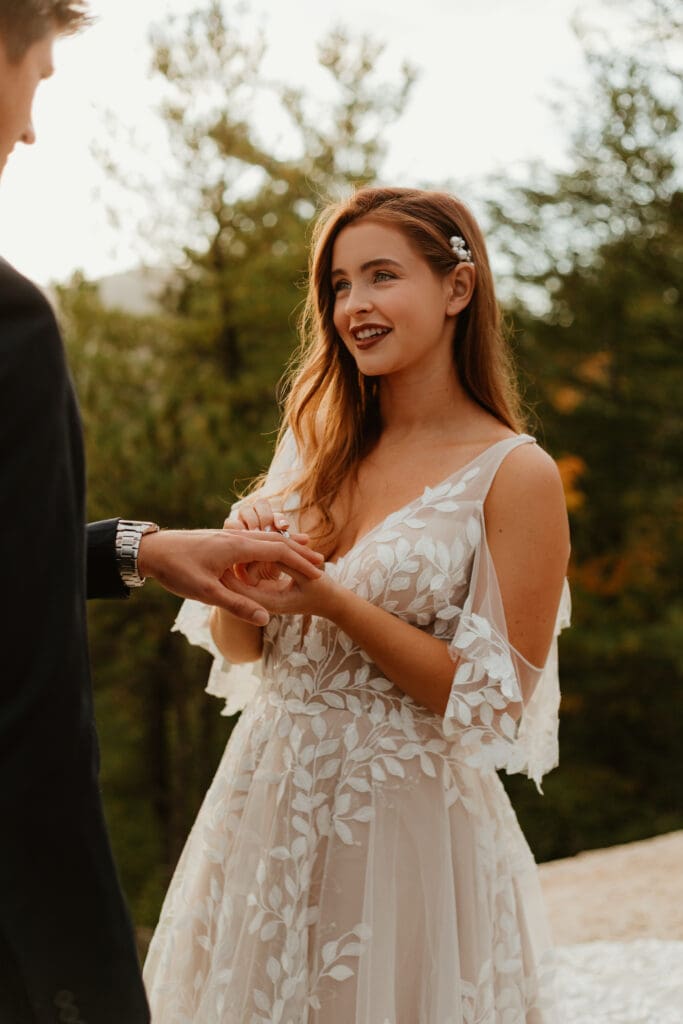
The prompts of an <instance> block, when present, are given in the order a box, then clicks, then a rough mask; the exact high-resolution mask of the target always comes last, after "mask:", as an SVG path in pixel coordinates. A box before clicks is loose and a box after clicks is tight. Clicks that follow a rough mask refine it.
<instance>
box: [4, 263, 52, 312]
mask: <svg viewBox="0 0 683 1024" xmlns="http://www.w3.org/2000/svg"><path fill="white" fill-rule="evenodd" d="M0 304H1V305H2V307H3V310H4V309H6V308H12V307H13V306H17V307H25V308H26V307H28V308H31V307H33V308H35V309H42V310H43V311H45V312H49V313H50V314H52V307H51V305H50V303H49V302H48V300H47V297H46V296H45V294H44V293H43V292H42V291H41V290H40V288H39V287H38V285H36V284H34V283H33V281H30V280H29V278H28V277H25V276H24V275H23V274H21V273H19V271H18V270H17V269H16V268H15V267H13V266H12V265H11V264H10V263H8V262H7V260H3V259H2V258H1V257H0ZM52 315H53V317H54V314H52Z"/></svg>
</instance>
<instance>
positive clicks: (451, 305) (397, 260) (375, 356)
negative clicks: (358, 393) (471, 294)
mask: <svg viewBox="0 0 683 1024" xmlns="http://www.w3.org/2000/svg"><path fill="white" fill-rule="evenodd" d="M458 269H460V268H458ZM457 278H458V274H457V272H456V271H455V270H454V271H452V272H451V273H449V274H447V275H446V276H440V275H438V274H436V273H435V272H434V271H433V270H432V268H431V266H430V265H429V263H427V261H426V260H425V259H424V257H423V256H422V255H421V254H420V253H419V251H418V250H417V249H416V248H415V247H414V246H413V245H412V244H411V242H409V241H408V239H407V237H406V236H405V235H404V234H403V233H402V232H401V231H400V230H399V229H397V228H395V227H392V226H389V225H387V224H384V223H381V222H380V221H373V220H371V219H369V218H364V219H363V220H360V221H355V222H354V223H353V224H349V225H348V226H347V227H345V228H343V229H342V231H340V233H339V235H338V236H337V238H336V240H335V243H334V247H333V249H332V272H331V283H332V289H333V292H334V297H335V301H334V315H333V320H334V326H335V328H336V330H337V333H338V335H339V337H340V338H341V340H342V342H343V343H344V345H345V346H346V347H347V349H348V350H349V352H350V353H351V355H352V356H353V357H354V359H355V360H356V364H357V366H358V369H359V370H360V371H361V373H363V374H365V375H368V376H373V377H374V376H384V375H387V374H391V373H397V372H399V371H404V370H406V369H409V368H410V367H411V366H415V365H418V364H419V365H424V363H425V361H430V360H435V359H438V360H440V361H441V360H443V358H444V355H447V358H448V359H450V358H451V345H452V339H453V331H454V325H455V318H456V315H457V313H458V312H459V311H460V309H461V308H462V305H460V304H459V303H458V299H457V292H458V287H457Z"/></svg>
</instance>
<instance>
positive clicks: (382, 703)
mask: <svg viewBox="0 0 683 1024" xmlns="http://www.w3.org/2000/svg"><path fill="white" fill-rule="evenodd" d="M530 443H534V439H533V438H532V437H530V436H528V435H525V434H522V435H518V436H516V437H511V438H506V439H504V440H502V441H499V442H497V443H496V444H494V445H491V446H490V447H489V448H487V449H485V450H484V451H483V452H481V453H480V454H479V455H478V456H477V457H476V458H474V459H472V460H471V461H470V462H469V463H467V465H465V466H463V467H462V468H461V469H459V470H457V471H456V472H454V473H452V474H450V475H449V476H448V477H446V478H445V479H444V480H443V481H442V482H441V483H440V484H438V485H437V486H435V487H427V488H425V489H424V491H423V492H422V493H421V494H420V495H417V496H416V497H415V499H413V500H412V501H410V502H408V503H406V504H405V505H403V506H402V507H401V508H399V509H397V510H396V511H394V512H392V513H391V514H390V515H388V516H387V517H386V518H385V519H383V520H382V521H381V522H380V523H379V524H378V525H377V526H375V527H374V528H373V529H371V530H370V531H368V532H367V533H366V534H365V535H364V536H362V537H361V538H360V539H359V540H358V541H357V542H356V543H355V544H354V546H353V547H352V548H351V549H350V550H349V551H348V552H347V553H346V554H345V555H343V556H342V557H340V558H339V559H338V560H337V561H336V562H334V563H328V564H327V565H326V566H325V571H326V572H327V573H329V574H331V575H333V576H334V577H335V578H336V579H337V580H338V581H339V582H340V583H341V584H343V585H344V586H346V587H348V588H350V589H353V590H354V591H355V592H356V593H357V594H358V596H360V597H362V598H364V599H365V600H367V601H369V602H371V603H373V604H377V605H379V606H381V607H382V608H383V609H384V610H385V611H388V612H390V613H392V614H394V615H396V616H398V617H400V618H401V619H403V620H404V621H406V622H408V623H410V624H411V625H413V626H415V627H417V628H418V629H421V630H424V631H426V632H428V633H430V634H431V635H432V636H435V637H437V638H439V639H442V640H443V641H444V642H445V643H447V644H448V647H449V651H450V653H451V656H452V657H453V660H454V679H453V685H452V689H451V693H450V697H449V701H448V706H447V709H446V713H445V715H444V716H443V718H442V717H441V716H439V715H437V714H436V713H435V712H432V711H430V710H428V709H427V708H425V707H423V706H422V705H420V704H418V703H416V702H415V701H413V700H412V698H410V697H409V696H407V695H406V694H405V693H403V691H401V690H399V689H398V688H397V687H395V686H394V685H393V683H391V681H390V680H388V679H386V678H385V677H384V676H383V675H382V673H381V672H380V671H379V670H378V669H377V667H376V666H375V665H374V664H373V663H372V661H371V660H370V659H369V657H368V656H367V655H366V653H365V652H364V651H363V650H361V649H360V648H359V647H358V646H357V645H356V644H355V643H354V642H353V641H352V640H351V638H350V637H348V636H347V635H346V634H345V633H343V632H342V631H341V630H339V629H338V628H337V626H336V625H335V624H334V623H332V622H330V621H329V620H327V619H324V618H320V617H316V616H313V617H311V618H308V617H303V616H300V615H284V616H273V617H272V619H271V621H270V623H269V624H268V626H267V627H266V629H265V632H264V649H263V657H262V661H261V663H260V664H259V665H258V666H257V667H255V668H253V667H251V666H249V667H245V666H236V667H233V666H230V665H228V664H226V662H225V660H224V659H223V658H222V657H221V656H220V655H219V654H218V652H217V651H216V649H215V647H213V643H212V641H211V638H210V636H209V635H208V630H207V629H206V626H205V623H204V622H203V620H202V613H201V611H199V609H201V606H195V605H193V603H192V602H188V603H186V606H185V607H184V609H183V611H182V612H181V615H180V616H179V620H178V625H177V628H180V629H181V630H182V631H183V632H185V633H186V634H187V635H188V637H189V638H190V639H194V642H199V643H202V645H203V646H206V647H207V648H208V649H213V653H214V654H215V655H216V661H215V663H214V669H213V671H212V676H211V678H210V681H209V686H208V689H209V691H210V692H212V693H214V694H216V695H220V696H225V697H227V701H228V704H227V709H228V712H229V713H232V712H234V711H235V710H238V709H239V706H244V703H246V700H247V699H248V697H249V696H250V695H251V694H253V693H254V692H256V690H257V689H258V688H260V691H261V694H262V696H264V697H266V699H267V700H268V701H269V702H270V703H271V704H277V705H282V706H283V708H285V709H288V710H289V711H291V712H292V713H295V714H296V713H304V714H307V715H311V716H314V715H315V714H316V713H317V712H318V711H324V710H325V709H336V710H337V711H338V712H346V713H347V714H349V715H350V716H351V717H354V716H357V715H359V714H370V713H371V712H372V713H374V715H375V716H379V715H380V714H381V715H382V716H384V717H386V718H387V721H389V720H390V718H393V719H394V720H395V722H396V723H399V722H400V721H401V720H403V721H407V720H408V719H410V721H411V723H413V724H412V725H411V730H414V729H415V728H416V727H419V728H421V729H424V730H426V732H425V737H424V738H425V741H427V734H428V737H429V739H432V740H433V739H435V738H438V739H447V740H448V742H449V746H450V747H451V748H452V750H453V756H457V757H459V758H460V759H461V760H463V761H465V762H466V763H467V764H470V765H471V766H473V767H477V768H480V769H482V770H491V769H497V768H507V770H508V771H526V772H527V773H528V774H529V775H530V776H531V777H532V778H534V779H535V780H536V781H537V783H538V782H539V780H540V777H541V775H542V774H543V772H545V771H547V770H549V768H550V767H552V766H553V765H554V764H555V763H556V758H557V707H558V704H559V689H558V682H557V663H556V654H555V650H554V647H555V645H553V649H552V650H551V652H550V654H549V656H548V660H547V662H546V665H545V666H533V665H531V664H530V663H529V662H528V661H526V659H524V658H523V656H522V655H521V654H520V653H519V652H518V651H516V650H515V649H514V648H513V647H512V645H511V644H510V643H509V642H508V639H507V630H506V625H505V615H504V611H503V606H502V601H501V597H500V592H499V588H498V582H497V577H496V573H495V567H494V565H493V562H492V559H491V556H490V554H489V551H488V546H487V543H486V524H485V519H484V502H485V499H486V496H487V494H488V491H489V488H490V486H491V483H492V481H493V479H494V477H495V474H496V472H497V470H498V467H499V466H500V464H501V462H502V460H503V459H504V458H505V456H506V455H507V454H508V453H509V452H510V451H512V450H513V449H514V448H516V447H518V446H519V445H522V444H530ZM292 459H293V457H292V455H291V454H290V457H289V461H288V463H287V468H286V469H285V470H284V472H291V468H290V467H291V464H292ZM282 482H283V469H282V465H280V467H278V465H277V460H276V462H274V471H273V470H271V474H269V478H268V479H267V481H266V485H265V488H266V492H268V491H269V492H270V493H275V492H276V491H278V490H279V489H280V488H281V486H282ZM264 493H265V492H264ZM287 510H288V513H289V515H290V518H291V519H292V520H293V521H294V522H295V519H296V509H295V508H293V507H291V506H288V509H287ZM567 612H568V594H567V592H566V589H565V594H564V595H563V600H562V604H561V607H560V610H559V612H558V629H559V628H560V627H561V625H563V624H564V622H565V621H566V619H567ZM205 617H206V616H205V615H204V618H205ZM520 706H522V707H523V711H522V715H521V718H520V715H519V708H520ZM401 716H403V719H401ZM415 723H417V726H416V725H415ZM411 735H412V733H411ZM409 738H410V737H409V736H408V733H406V731H405V730H403V733H402V737H400V739H402V740H406V739H409Z"/></svg>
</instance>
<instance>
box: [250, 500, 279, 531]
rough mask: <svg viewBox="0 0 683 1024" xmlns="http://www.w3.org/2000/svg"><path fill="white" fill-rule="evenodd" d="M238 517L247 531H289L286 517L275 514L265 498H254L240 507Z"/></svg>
mask: <svg viewBox="0 0 683 1024" xmlns="http://www.w3.org/2000/svg"><path fill="white" fill-rule="evenodd" d="M238 517H239V519H240V521H241V522H242V523H243V524H244V527H245V528H246V529H247V530H266V531H269V530H277V531H278V532H280V533H283V532H285V531H286V530H288V529H289V518H288V516H286V515H285V514H284V513H283V512H276V511H275V510H274V509H273V506H272V505H271V503H270V502H269V501H268V499H267V498H256V499H255V500H254V501H253V502H250V503H249V504H244V505H241V506H240V508H239V511H238Z"/></svg>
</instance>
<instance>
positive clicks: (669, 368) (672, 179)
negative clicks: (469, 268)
mask: <svg viewBox="0 0 683 1024" xmlns="http://www.w3.org/2000/svg"><path fill="white" fill-rule="evenodd" d="M590 60H591V67H592V71H593V83H594V90H593V92H592V95H591V105H590V107H589V108H588V109H586V110H585V111H584V112H583V114H582V115H581V117H580V120H579V124H578V129H577V131H576V134H575V138H574V147H573V151H572V166H571V168H570V169H569V170H568V171H566V172H565V173H563V174H556V175H549V176H547V180H546V181H544V182H543V184H542V187H538V186H537V185H534V186H533V187H529V186H525V187H519V188H517V189H516V190H515V191H514V193H513V194H511V195H509V196H508V197H507V198H506V199H505V200H504V201H503V202H502V203H499V204H497V205H496V206H494V208H493V214H494V218H495V221H496V223H497V225H498V230H497V235H498V242H499V244H500V245H501V246H502V247H505V248H506V249H507V252H508V255H509V257H510V259H511V261H512V264H513V266H514V267H515V270H516V276H517V280H518V282H519V284H520V288H519V292H520V294H526V295H529V294H531V295H537V294H538V292H539V290H540V293H541V295H542V296H544V297H546V298H545V305H544V309H543V312H542V314H541V315H538V313H537V314H536V315H534V314H532V313H531V311H530V309H529V308H528V307H527V306H526V305H525V304H524V303H522V302H517V303H516V304H515V305H514V307H513V313H514V320H515V326H516V333H517V342H518V347H519V353H520V359H521V363H522V365H523V368H524V371H525V375H526V378H527V392H528V396H529V398H530V400H531V403H532V404H533V406H534V407H535V410H536V412H537V414H538V418H539V419H540V421H541V423H542V424H543V434H544V437H545V440H546V443H547V445H548V447H549V449H550V451H552V452H553V454H555V455H556V456H557V457H559V461H560V467H561V468H562V469H563V470H564V476H565V482H566V484H567V491H568V498H569V504H570V509H571V518H572V535H573V558H572V570H571V583H572V590H573V599H574V615H573V624H574V628H573V630H572V631H571V633H570V634H569V635H568V636H567V638H566V640H564V641H563V646H562V669H563V671H562V682H563V691H564V695H565V696H564V702H563V708H562V723H563V724H562V758H561V767H560V770H559V771H558V772H557V773H556V774H555V775H554V776H552V777H551V779H549V780H548V785H547V793H548V796H549V800H547V801H545V802H544V806H543V808H542V809H539V808H538V807H537V805H536V801H535V799H534V796H533V794H529V793H528V792H527V793H525V792H524V791H523V790H522V789H521V788H520V787H519V785H518V784H517V783H516V782H514V781H512V780H511V781H510V785H509V789H510V792H511V793H513V795H514V798H515V803H516V805H517V808H518V810H519V812H520V817H521V818H522V821H523V822H524V823H525V824H526V826H527V831H528V834H529V836H530V839H531V843H532V846H533V847H534V849H535V850H536V852H537V854H538V855H539V856H541V857H557V856H561V855H563V854H564V855H566V854H568V853H572V852H575V851H577V850H579V849H582V848H585V847H590V846H600V845H604V844H605V842H626V841H628V840H631V839H636V838H641V837H643V836H647V835H650V834H653V833H656V832H660V831H665V830H667V829H671V828H674V827H680V825H681V824H682V823H683V818H682V817H681V800H680V797H681V791H680V779H681V777H682V775H683V772H682V771H681V768H682V767H683V766H682V765H681V758H680V736H679V733H678V730H677V728H676V724H675V723H676V722H677V721H678V722H680V719H681V713H682V712H683V691H682V690H681V687H680V680H681V658H680V651H681V649H683V633H682V632H681V618H682V614H683V604H682V603H681V599H680V590H679V581H680V579H681V575H682V572H681V570H682V569H683V566H682V564H681V561H682V559H681V552H682V550H683V549H682V546H681V541H682V539H683V538H682V537H681V518H680V497H679V479H680V438H681V406H680V395H681V393H682V388H683V364H682V361H681V353H680V339H681V337H682V336H683V307H682V303H681V296H682V293H683V192H682V191H681V182H680V168H677V166H676V159H675V156H676V152H677V146H680V128H681V120H680V118H681V88H680V78H679V77H678V76H674V75H669V74H667V72H666V69H665V68H664V67H663V66H662V65H661V64H657V65H656V66H652V65H650V64H648V63H647V61H646V60H644V59H640V60H636V59H633V58H626V57H619V56H614V55H610V56H604V55H602V56H601V55H599V54H592V55H591V58H590ZM525 289H526V291H525ZM530 290H531V291H530ZM549 818H550V821H549ZM553 819H554V820H553ZM541 820H542V823H541ZM549 824H550V826H551V827H550V828H549V827H548V825H549Z"/></svg>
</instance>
